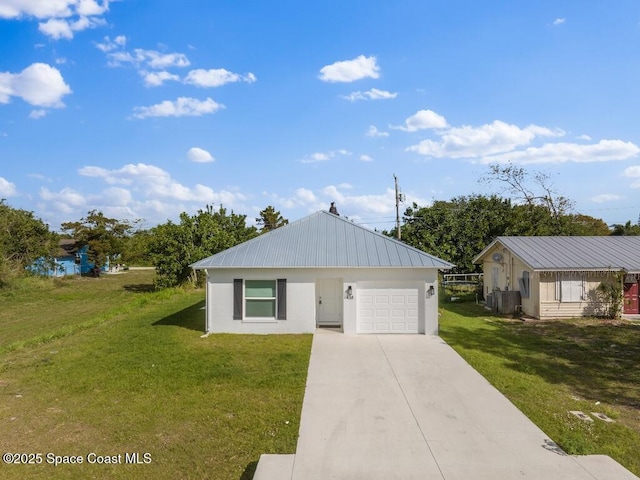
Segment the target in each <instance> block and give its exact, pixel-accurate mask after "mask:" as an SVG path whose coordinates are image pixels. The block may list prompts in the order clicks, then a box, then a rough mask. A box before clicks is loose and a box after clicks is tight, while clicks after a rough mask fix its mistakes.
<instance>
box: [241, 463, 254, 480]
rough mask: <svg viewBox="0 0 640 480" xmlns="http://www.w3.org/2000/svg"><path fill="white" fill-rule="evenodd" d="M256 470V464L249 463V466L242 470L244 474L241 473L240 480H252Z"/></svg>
mask: <svg viewBox="0 0 640 480" xmlns="http://www.w3.org/2000/svg"><path fill="white" fill-rule="evenodd" d="M257 468H258V462H251V463H250V464H248V465H247V467H246V468H245V469H244V472H242V476H241V477H240V480H253V476H254V475H255V473H256V469H257Z"/></svg>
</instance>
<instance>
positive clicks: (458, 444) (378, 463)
mask: <svg viewBox="0 0 640 480" xmlns="http://www.w3.org/2000/svg"><path fill="white" fill-rule="evenodd" d="M515 478H530V479H543V480H555V479H557V480H639V479H638V477H636V476H634V475H632V474H631V473H630V472H629V471H628V470H626V469H624V468H623V467H622V466H620V465H619V464H618V463H616V462H615V461H613V460H612V459H611V458H610V457H607V456H604V455H597V456H586V457H571V456H568V455H566V454H564V452H562V451H561V450H560V449H559V448H558V447H557V446H556V445H555V444H554V443H553V442H552V441H551V440H550V439H549V438H548V437H547V436H546V435H545V434H544V432H542V431H541V430H540V429H539V428H538V427H536V426H535V425H534V424H533V423H532V422H531V421H530V420H528V419H527V418H526V417H525V416H524V415H523V414H522V413H521V412H520V411H519V410H518V409H517V408H516V407H514V406H513V405H512V404H511V403H510V402H509V401H508V400H507V399H506V398H505V397H504V396H503V395H502V394H501V393H499V392H498V391H497V390H496V389H495V388H493V387H492V386H491V385H490V384H489V383H488V382H487V381H486V380H485V379H484V378H483V377H482V376H481V375H480V374H478V373H477V372H476V371H475V370H474V369H473V368H471V367H470V366H469V364H467V363H466V362H465V361H464V360H463V359H462V358H461V357H460V356H459V355H458V354H457V353H456V352H455V351H454V350H453V349H452V348H451V347H449V346H448V345H447V344H446V343H445V342H444V341H443V340H442V339H440V338H439V337H434V336H425V335H343V334H341V333H335V332H331V331H322V330H321V331H318V333H317V334H316V335H315V336H314V340H313V347H312V353H311V359H310V364H309V374H308V378H307V387H306V391H305V397H304V403H303V408H302V419H301V425H300V436H299V439H298V446H297V451H296V454H295V455H263V456H262V457H261V459H260V462H259V464H258V468H257V471H256V474H255V476H254V480H276V479H278V480H280V479H287V480H313V479H318V480H327V479H345V480H347V479H349V480H356V479H367V480H375V479H380V480H390V479H402V480H410V479H424V480H429V479H434V480H435V479H438V480H469V479H474V480H485V479H486V480H501V479H504V480H507V479H508V480H511V479H515Z"/></svg>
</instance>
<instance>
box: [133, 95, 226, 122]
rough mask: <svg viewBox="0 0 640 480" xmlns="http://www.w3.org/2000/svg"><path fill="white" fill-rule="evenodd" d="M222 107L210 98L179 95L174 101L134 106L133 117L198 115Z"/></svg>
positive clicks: (212, 111)
mask: <svg viewBox="0 0 640 480" xmlns="http://www.w3.org/2000/svg"><path fill="white" fill-rule="evenodd" d="M222 108H224V105H222V104H220V103H217V102H215V101H214V100H213V99H211V98H207V99H206V100H198V99H195V98H188V97H180V98H178V99H177V100H176V101H175V102H172V101H170V100H165V101H164V102H161V103H158V104H156V105H151V106H150V107H135V108H134V112H135V113H134V114H133V118H147V117H199V116H201V115H206V114H209V113H215V112H217V111H218V110H220V109H222Z"/></svg>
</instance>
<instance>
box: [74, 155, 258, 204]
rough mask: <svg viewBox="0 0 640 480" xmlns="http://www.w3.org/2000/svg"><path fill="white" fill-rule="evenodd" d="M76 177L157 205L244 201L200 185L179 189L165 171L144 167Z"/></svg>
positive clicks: (84, 171)
mask: <svg viewBox="0 0 640 480" xmlns="http://www.w3.org/2000/svg"><path fill="white" fill-rule="evenodd" d="M78 173H79V174H80V175H82V176H85V177H93V178H99V179H102V180H103V181H104V182H106V183H107V184H110V185H116V184H120V185H127V186H129V188H130V190H132V191H133V192H135V193H139V194H142V195H143V196H144V197H145V198H147V199H151V200H157V201H168V200H173V201H183V202H195V203H197V204H199V205H205V204H207V203H208V204H212V203H222V204H224V205H229V206H231V207H233V206H235V205H238V202H240V201H243V200H245V199H246V198H247V197H246V196H245V195H243V194H241V193H238V192H231V191H228V190H222V191H219V192H216V191H214V190H213V189H211V188H210V187H207V186H205V185H201V184H197V185H195V186H193V187H188V186H185V185H182V184H181V183H178V182H176V181H175V180H174V179H173V178H171V175H170V174H169V173H168V172H167V171H165V170H163V169H161V168H160V167H156V166H155V165H148V164H144V163H138V164H128V165H125V166H123V167H122V168H119V169H115V170H107V169H105V168H102V167H95V166H87V167H83V168H81V169H79V170H78ZM112 191H116V190H112Z"/></svg>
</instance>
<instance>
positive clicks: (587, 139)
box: [578, 135, 591, 142]
mask: <svg viewBox="0 0 640 480" xmlns="http://www.w3.org/2000/svg"><path fill="white" fill-rule="evenodd" d="M578 140H585V141H587V142H590V141H591V137H590V136H589V135H579V136H578Z"/></svg>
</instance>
